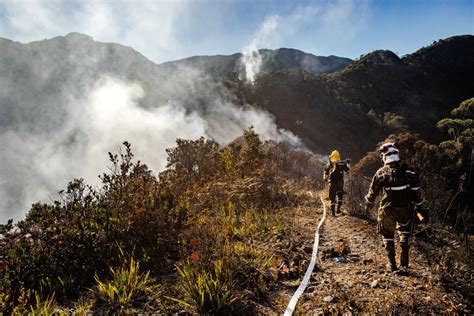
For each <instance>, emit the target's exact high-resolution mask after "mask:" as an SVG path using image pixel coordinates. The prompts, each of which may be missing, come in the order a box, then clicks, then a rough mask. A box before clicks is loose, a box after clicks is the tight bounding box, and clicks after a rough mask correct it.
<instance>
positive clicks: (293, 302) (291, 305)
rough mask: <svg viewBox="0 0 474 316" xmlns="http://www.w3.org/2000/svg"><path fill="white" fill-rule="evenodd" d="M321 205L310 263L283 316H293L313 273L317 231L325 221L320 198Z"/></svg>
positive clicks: (322, 201) (324, 208)
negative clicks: (321, 211)
mask: <svg viewBox="0 0 474 316" xmlns="http://www.w3.org/2000/svg"><path fill="white" fill-rule="evenodd" d="M310 195H311V196H312V197H314V196H313V194H312V193H311V192H310ZM320 200H321V203H323V217H322V218H321V220H320V221H319V224H318V227H317V228H316V232H315V234H314V244H313V254H312V255H311V262H310V263H309V266H308V268H307V269H306V273H305V275H304V277H303V280H302V281H301V284H300V286H299V287H298V289H296V292H295V294H293V297H292V298H291V300H290V302H289V303H288V306H287V307H286V310H285V316H291V315H293V312H294V311H295V307H296V303H298V299H299V298H300V296H301V295H302V294H303V292H304V290H305V289H306V287H307V286H308V283H309V279H310V278H311V274H312V273H313V269H314V266H315V264H316V259H317V257H318V247H319V229H320V228H321V226H322V225H323V223H324V220H325V219H326V204H324V200H323V198H322V197H320Z"/></svg>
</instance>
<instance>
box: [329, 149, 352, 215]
mask: <svg viewBox="0 0 474 316" xmlns="http://www.w3.org/2000/svg"><path fill="white" fill-rule="evenodd" d="M349 162H350V160H349V159H347V160H346V161H342V160H341V155H340V154H339V152H338V151H337V150H334V151H333V152H332V153H331V155H329V162H328V164H327V166H326V168H325V169H324V180H325V181H327V182H328V183H329V199H330V200H331V213H332V215H333V216H336V214H340V213H341V206H342V200H343V197H344V173H346V172H348V171H349V165H348V164H349Z"/></svg>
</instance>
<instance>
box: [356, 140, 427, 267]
mask: <svg viewBox="0 0 474 316" xmlns="http://www.w3.org/2000/svg"><path fill="white" fill-rule="evenodd" d="M379 152H380V157H381V158H382V161H383V163H384V166H383V167H382V168H380V169H379V170H377V172H376V173H375V175H374V177H373V178H372V183H371V184H370V188H369V192H368V194H367V195H366V196H365V200H366V203H367V204H366V211H367V212H368V211H370V209H371V208H372V206H373V204H374V201H375V198H376V197H377V195H379V194H380V193H381V194H382V197H381V201H380V205H379V209H378V213H377V223H378V224H377V228H378V232H379V233H380V234H381V235H382V239H383V244H384V248H385V250H386V252H387V256H388V267H389V269H390V270H391V271H392V272H394V271H397V270H398V268H397V263H396V259H395V242H394V237H395V230H397V231H398V235H399V238H400V248H401V253H400V268H401V269H402V270H406V269H407V268H408V259H409V256H408V252H409V239H410V234H411V232H412V230H413V224H414V223H413V222H414V218H415V214H416V213H418V214H419V219H420V221H422V220H423V221H426V220H427V218H428V213H427V212H424V211H423V208H422V198H421V192H420V185H419V179H418V175H417V174H416V172H415V171H413V169H412V168H410V167H409V166H407V165H406V164H405V163H403V162H401V161H400V158H399V144H398V143H396V142H395V143H385V144H383V145H382V146H381V147H380V148H379Z"/></svg>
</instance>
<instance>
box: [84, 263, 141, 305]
mask: <svg viewBox="0 0 474 316" xmlns="http://www.w3.org/2000/svg"><path fill="white" fill-rule="evenodd" d="M139 268H140V265H139V263H138V262H136V261H134V260H133V258H131V259H130V264H129V265H128V266H127V267H120V268H117V269H114V268H110V272H111V279H110V280H107V281H101V280H100V279H99V277H98V276H97V275H96V276H95V280H96V282H97V285H96V286H95V287H94V288H93V289H92V292H93V294H94V296H95V297H96V300H97V303H98V305H99V306H101V307H102V308H105V309H106V310H108V311H117V310H120V311H121V310H124V309H126V308H128V307H132V306H134V305H136V304H137V303H139V302H143V301H145V296H146V294H147V290H148V287H147V286H148V283H149V281H150V279H149V275H150V272H149V271H148V272H146V273H144V274H141V273H140V269H139Z"/></svg>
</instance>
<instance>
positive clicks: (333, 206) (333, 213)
mask: <svg viewBox="0 0 474 316" xmlns="http://www.w3.org/2000/svg"><path fill="white" fill-rule="evenodd" d="M331 214H332V216H336V205H335V204H331Z"/></svg>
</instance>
